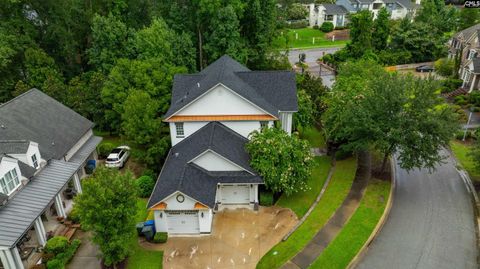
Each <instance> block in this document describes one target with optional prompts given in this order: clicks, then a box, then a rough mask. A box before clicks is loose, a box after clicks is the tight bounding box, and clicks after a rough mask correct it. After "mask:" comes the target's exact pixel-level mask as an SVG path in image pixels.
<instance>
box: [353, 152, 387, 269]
mask: <svg viewBox="0 0 480 269" xmlns="http://www.w3.org/2000/svg"><path fill="white" fill-rule="evenodd" d="M390 166H391V169H392V172H391V174H392V181H391V183H390V194H389V195H388V200H387V205H386V206H385V210H384V211H383V215H382V216H381V217H380V220H379V221H378V223H377V226H375V229H374V230H373V232H372V233H371V234H370V237H368V239H367V241H366V242H365V244H363V246H362V248H360V250H359V251H358V253H357V255H355V257H353V259H352V260H351V261H350V263H349V264H348V265H347V267H346V268H347V269H353V268H355V267H357V265H358V263H359V262H360V261H361V260H362V258H363V256H365V254H366V253H367V250H368V247H369V246H370V244H371V243H372V242H373V240H374V239H375V237H377V235H378V234H379V233H380V231H381V230H382V228H383V226H384V225H385V222H386V221H387V218H388V216H389V215H390V210H391V209H392V205H393V199H394V193H395V188H396V187H395V182H396V168H395V163H394V160H393V158H390Z"/></svg>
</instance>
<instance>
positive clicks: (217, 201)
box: [148, 56, 298, 234]
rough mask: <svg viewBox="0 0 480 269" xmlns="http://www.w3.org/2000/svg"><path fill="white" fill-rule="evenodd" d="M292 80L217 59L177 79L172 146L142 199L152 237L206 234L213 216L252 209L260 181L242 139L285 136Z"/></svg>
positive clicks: (293, 98)
mask: <svg viewBox="0 0 480 269" xmlns="http://www.w3.org/2000/svg"><path fill="white" fill-rule="evenodd" d="M297 110H298V106H297V95H296V84H295V74H294V73H293V72H290V71H251V70H249V69H248V68H246V67H244V66H243V65H241V64H239V63H238V62H236V61H235V60H233V59H232V58H230V57H229V56H223V57H221V58H220V59H218V60H217V61H215V62H214V63H212V64H211V65H210V66H208V67H207V68H205V69H204V70H202V71H201V72H200V73H197V74H190V75H183V74H182V75H176V76H175V78H174V83H173V91H172V101H171V106H170V109H169V110H168V112H167V113H166V115H165V118H164V121H165V122H168V123H169V125H170V135H171V140H172V148H171V150H170V152H169V154H168V156H167V159H166V161H165V163H164V165H163V168H162V170H161V172H160V175H159V177H158V180H157V183H156V185H155V189H154V191H153V192H152V195H151V196H150V199H149V201H148V208H149V209H150V210H153V211H154V217H155V228H156V231H157V232H168V233H169V234H208V233H210V232H211V227H212V220H213V217H214V213H215V212H216V211H218V210H222V209H224V208H231V207H234V208H235V207H246V208H250V209H257V208H258V186H259V185H260V184H263V180H262V178H261V177H260V176H259V175H258V174H257V173H256V171H255V170H253V169H252V167H250V157H249V155H248V154H247V152H246V150H245V144H246V143H247V142H248V138H249V134H250V133H251V132H253V131H255V130H261V128H265V127H271V126H273V124H274V122H275V121H278V122H279V123H280V125H281V128H282V129H283V130H284V131H285V132H287V133H291V131H292V116H293V113H294V112H296V111H297Z"/></svg>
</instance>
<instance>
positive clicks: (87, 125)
mask: <svg viewBox="0 0 480 269" xmlns="http://www.w3.org/2000/svg"><path fill="white" fill-rule="evenodd" d="M92 127H93V123H92V122H91V121H89V120H88V119H86V118H84V117H82V116H81V115H80V114H78V113H76V112H75V111H73V110H71V109H70V108H68V107H66V106H64V105H63V104H61V103H60V102H58V101H56V100H55V99H53V98H52V97H49V96H48V95H46V94H44V93H43V92H41V91H39V90H37V89H32V90H30V91H28V92H26V93H24V94H22V95H20V96H18V97H16V98H14V99H12V100H10V101H9V102H7V103H4V104H2V105H0V137H1V139H2V140H18V139H24V140H28V141H35V142H37V143H38V145H39V149H40V152H41V153H42V157H44V158H45V159H47V160H49V159H61V158H62V157H63V156H64V155H65V154H66V153H67V152H68V150H70V149H71V148H72V147H73V146H74V145H75V144H76V143H77V142H78V140H79V139H80V138H81V137H82V136H83V135H84V134H85V133H87V131H89V130H90V129H91V128H92Z"/></svg>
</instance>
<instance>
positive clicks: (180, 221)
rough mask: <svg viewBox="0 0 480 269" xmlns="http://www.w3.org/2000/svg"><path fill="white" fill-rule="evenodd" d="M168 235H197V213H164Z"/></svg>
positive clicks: (181, 211) (182, 211)
mask: <svg viewBox="0 0 480 269" xmlns="http://www.w3.org/2000/svg"><path fill="white" fill-rule="evenodd" d="M165 213H166V214H167V225H168V233H172V234H198V233H200V228H199V224H198V211H194V210H178V211H166V212H165Z"/></svg>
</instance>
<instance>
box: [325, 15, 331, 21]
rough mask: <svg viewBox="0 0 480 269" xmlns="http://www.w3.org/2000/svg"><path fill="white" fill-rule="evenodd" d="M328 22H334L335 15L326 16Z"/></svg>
mask: <svg viewBox="0 0 480 269" xmlns="http://www.w3.org/2000/svg"><path fill="white" fill-rule="evenodd" d="M325 20H326V21H333V15H325Z"/></svg>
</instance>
